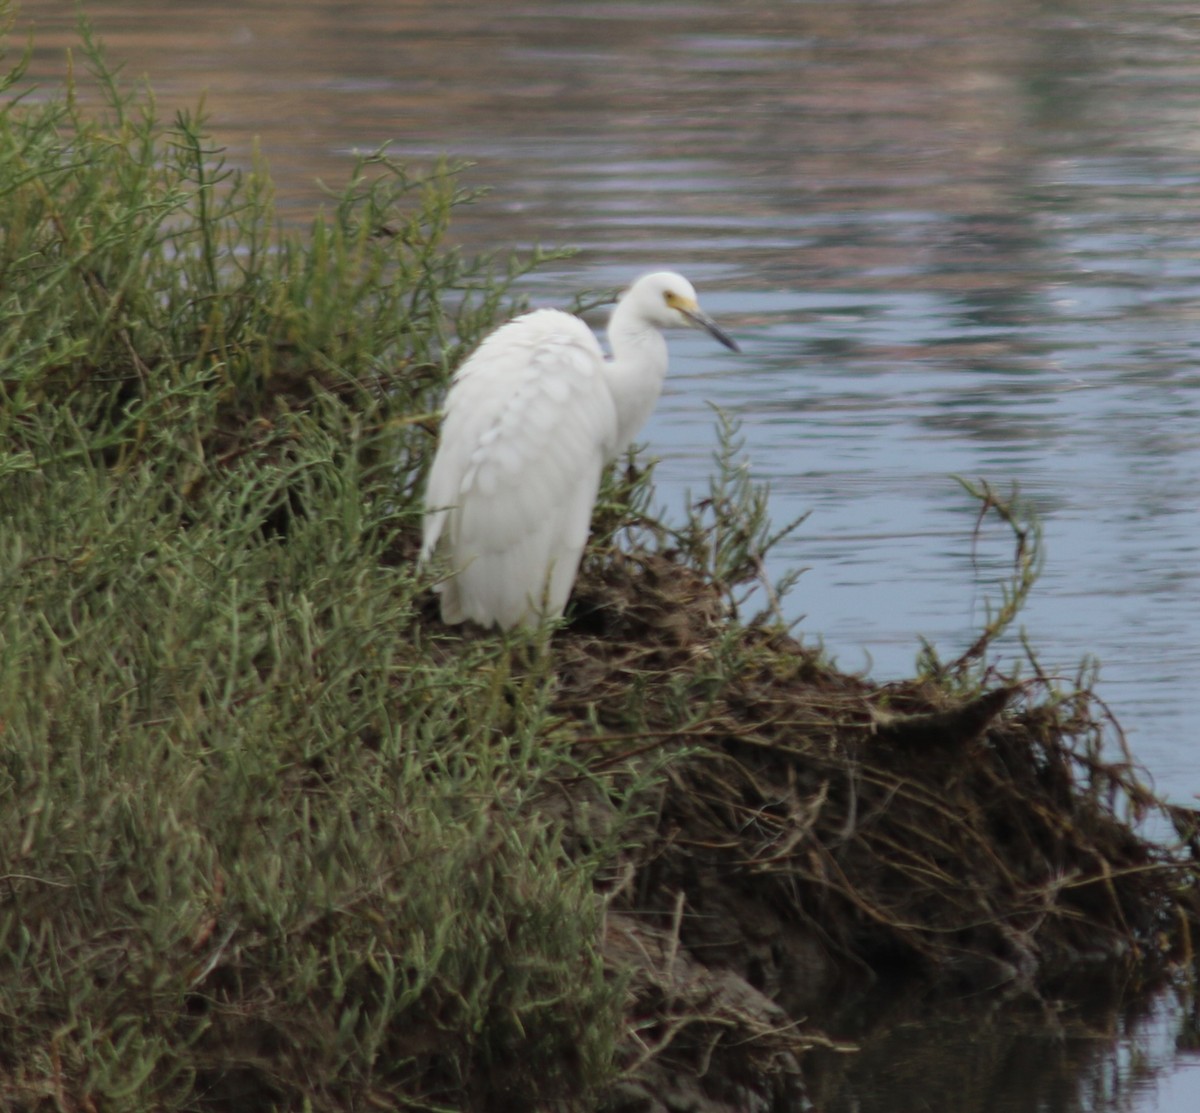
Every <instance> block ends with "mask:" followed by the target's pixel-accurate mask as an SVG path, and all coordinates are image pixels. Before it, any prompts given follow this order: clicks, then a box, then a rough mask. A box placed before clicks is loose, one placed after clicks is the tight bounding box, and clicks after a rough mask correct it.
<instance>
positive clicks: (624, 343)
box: [607, 302, 667, 454]
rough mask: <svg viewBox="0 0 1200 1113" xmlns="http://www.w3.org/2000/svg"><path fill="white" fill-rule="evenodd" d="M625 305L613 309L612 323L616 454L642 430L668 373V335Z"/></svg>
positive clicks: (610, 373)
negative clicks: (634, 315)
mask: <svg viewBox="0 0 1200 1113" xmlns="http://www.w3.org/2000/svg"><path fill="white" fill-rule="evenodd" d="M623 308H624V303H623V302H622V303H621V304H619V305H618V306H617V308H616V309H615V310H614V311H613V315H612V319H611V320H610V321H609V325H608V346H609V348H610V349H611V351H612V359H611V360H610V361H609V363H608V368H607V370H608V379H609V385H610V387H611V388H612V393H613V401H614V402H615V403H616V406H617V445H616V449H615V454H619V453H621V452H624V451H625V449H626V448H628V447H629V444H630V442H631V441H632V440H633V438H634V437H636V436H637V435H638V433H639V432H640V431H641V428H642V426H643V425H644V424H645V423H646V419H647V418H648V417H649V416H650V412H651V411H652V410H653V409H654V404H655V403H656V402H657V401H658V396H659V394H661V393H662V385H663V380H664V379H665V378H666V375H667V341H666V337H664V336H663V334H662V333H661V332H660V331H659V330H658V329H656V328H655V327H654V326H653V325H647V324H645V323H644V322H640V321H637V320H636V319H633V318H631V317H629V316H626V315H625V314H623V313H622V312H621V310H622V309H623Z"/></svg>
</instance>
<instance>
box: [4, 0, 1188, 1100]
mask: <svg viewBox="0 0 1200 1113" xmlns="http://www.w3.org/2000/svg"><path fill="white" fill-rule="evenodd" d="M88 11H89V13H90V15H91V18H92V20H93V22H94V24H95V26H96V27H97V28H98V29H99V31H100V32H101V36H102V37H103V38H104V39H105V40H106V41H107V43H108V45H109V48H110V53H111V54H112V55H113V57H114V58H118V59H121V60H124V61H126V62H127V64H128V70H127V73H128V74H131V75H137V74H141V73H146V74H147V75H148V76H149V77H150V79H151V81H152V84H153V86H154V88H155V91H156V93H157V94H158V96H159V99H160V103H161V104H162V105H163V107H164V111H167V110H169V109H171V108H174V107H177V106H181V105H192V104H194V103H195V101H196V99H197V97H198V96H199V94H200V93H201V92H203V91H207V106H208V109H209V111H210V113H211V115H212V118H213V126H214V129H215V131H216V133H217V135H218V137H219V138H220V139H221V141H222V142H224V143H226V144H227V145H228V148H229V153H230V156H231V158H232V159H234V160H235V161H242V162H246V161H248V160H249V158H250V156H251V152H252V150H253V147H254V143H255V137H258V141H259V142H260V144H261V148H262V150H263V152H264V153H265V154H266V156H267V158H268V160H269V162H270V165H271V167H272V170H273V173H274V176H275V178H276V180H277V182H278V184H279V198H280V203H281V206H282V208H283V211H284V213H285V215H288V216H289V217H294V218H296V219H300V218H301V217H302V216H303V215H304V214H307V213H308V212H310V211H311V210H312V208H313V207H314V206H315V205H317V204H318V203H319V202H320V199H321V193H320V190H319V188H318V187H317V185H316V179H324V180H326V181H328V182H330V183H338V182H340V181H342V180H344V177H345V173H346V171H347V168H348V165H349V157H350V152H351V151H352V150H354V149H355V148H359V149H367V150H369V149H374V148H376V147H378V146H380V145H381V144H383V143H385V142H388V141H390V142H391V144H392V150H393V152H394V153H395V154H396V155H398V156H399V157H401V158H404V159H407V160H411V161H415V162H418V163H429V162H432V161H433V160H434V159H436V158H437V157H438V156H439V155H441V154H443V153H447V154H450V155H454V156H459V157H462V158H467V159H471V160H474V161H475V162H476V164H477V165H476V166H475V168H474V169H473V170H471V171H470V172H469V173H468V175H467V180H468V181H469V182H470V183H472V184H478V185H484V184H486V185H490V186H492V187H494V192H493V193H492V194H491V196H490V197H489V198H488V199H487V201H486V202H485V203H484V204H482V205H481V206H479V207H478V208H476V209H475V210H473V211H471V212H470V213H465V214H463V215H462V216H461V218H460V220H459V222H458V225H457V235H458V236H459V237H460V239H461V240H462V242H463V243H465V244H466V245H467V246H469V247H476V248H491V247H503V248H507V247H510V246H515V247H521V246H529V245H532V244H534V243H538V242H540V243H548V244H562V243H572V244H575V245H578V246H579V247H580V248H581V253H580V255H579V257H578V258H577V260H575V261H573V263H572V264H570V265H569V266H568V265H564V266H562V267H560V268H559V269H558V270H556V271H547V272H543V273H541V274H540V275H538V276H535V277H534V279H533V280H532V281H531V283H530V287H529V290H530V293H531V295H532V296H533V297H534V298H535V300H537V301H538V302H540V303H545V304H563V303H565V302H567V301H568V300H569V294H572V293H574V292H576V291H578V290H580V289H584V288H599V287H605V286H609V285H616V284H620V283H623V282H624V281H626V280H627V279H628V278H629V277H631V276H632V275H633V274H634V273H636V272H638V271H640V270H644V269H647V268H650V267H657V266H660V265H670V266H673V267H677V268H678V269H680V270H682V271H683V272H684V273H686V274H687V275H688V276H689V277H690V278H691V279H692V280H693V281H694V282H695V283H696V285H697V287H698V288H699V289H700V291H701V295H702V300H703V302H704V304H705V306H706V308H707V309H708V310H709V312H710V313H712V314H713V315H714V316H715V317H717V318H718V320H720V321H721V322H722V323H723V324H725V325H727V326H728V327H730V328H731V329H732V330H733V331H734V332H735V333H736V335H737V336H738V338H739V340H740V341H741V343H742V345H743V348H744V349H745V350H744V354H743V355H742V356H740V357H736V356H733V355H732V354H731V353H728V352H726V351H725V350H724V349H721V348H719V347H717V346H716V345H713V344H712V343H711V342H709V341H708V340H707V339H706V338H705V337H703V336H701V335H695V336H685V337H680V338H679V339H678V340H677V341H675V342H673V352H674V359H673V368H674V370H673V372H672V377H671V379H670V381H669V384H668V390H667V393H666V396H665V397H664V399H663V403H662V405H661V406H660V407H659V410H658V412H657V414H656V415H655V417H654V419H653V420H652V422H651V424H650V426H649V427H648V429H647V430H646V433H645V435H644V439H645V440H646V442H647V443H648V445H649V451H650V452H652V453H653V454H655V455H657V456H660V457H661V458H662V461H663V462H662V465H661V467H660V470H659V472H658V475H659V480H660V496H661V499H662V501H663V502H664V503H666V504H667V505H668V506H671V507H676V508H677V507H678V506H679V505H680V504H681V502H682V499H683V494H684V491H685V490H686V489H687V488H688V487H689V486H693V487H695V486H696V485H697V476H702V475H704V474H706V472H707V469H708V459H709V454H710V452H711V450H712V448H713V446H714V444H715V432H714V419H713V417H712V414H711V411H710V410H709V409H708V407H707V403H709V402H714V403H716V404H718V405H720V406H721V407H722V408H724V409H725V410H726V411H728V412H729V413H731V414H733V415H735V416H737V417H738V418H740V419H741V420H742V422H743V432H744V436H745V442H746V447H745V451H746V454H747V456H748V458H749V460H750V462H751V466H752V469H753V471H754V472H755V474H756V475H758V476H760V477H762V478H764V479H767V480H769V481H770V482H771V485H772V491H773V495H772V507H773V512H774V517H775V518H776V519H777V520H778V521H781V522H782V521H784V520H787V519H789V518H791V517H794V516H796V515H798V514H801V513H803V512H805V511H811V515H810V517H809V518H808V520H807V522H806V523H805V524H804V526H803V527H802V528H801V529H800V530H799V532H798V533H797V534H796V535H795V536H794V537H793V538H791V539H790V540H789V541H788V542H787V543H786V545H784V546H781V548H780V549H779V550H778V551H777V552H776V553H775V554H774V557H773V565H772V570H773V571H774V573H775V574H777V575H778V574H780V573H781V572H782V571H783V570H785V569H786V568H789V567H795V566H804V567H806V568H807V571H806V572H805V573H804V575H803V577H802V578H801V580H800V582H799V585H798V586H797V588H796V589H795V591H794V593H793V594H792V596H791V597H790V599H789V600H788V606H789V608H790V613H791V614H792V615H793V616H796V617H800V616H803V617H802V618H801V620H800V624H799V627H798V629H799V631H800V633H801V635H802V636H803V637H805V638H806V639H807V640H810V641H817V640H821V641H823V642H824V644H825V645H826V646H827V647H828V648H829V649H830V650H831V651H833V652H834V653H835V654H836V656H837V658H838V659H839V661H840V663H841V664H842V665H843V666H844V667H849V668H854V669H859V668H861V669H865V670H869V671H870V672H871V673H872V675H874V676H876V677H879V678H886V677H890V676H896V675H902V674H905V673H908V672H909V671H910V670H911V667H912V663H913V659H914V656H915V654H916V652H917V650H918V648H919V637H920V636H924V637H926V638H929V639H930V640H931V641H933V642H934V643H935V644H936V645H937V646H938V648H939V649H940V650H941V652H942V653H943V655H945V656H952V655H954V654H955V653H956V652H957V651H960V650H961V649H962V648H964V647H965V646H966V645H967V644H969V642H970V641H971V640H972V638H973V636H974V634H975V632H976V630H977V629H978V627H979V624H980V622H981V621H982V618H983V615H984V611H985V605H986V600H987V599H988V598H994V597H995V596H996V593H997V589H996V586H995V585H996V580H997V578H999V577H1002V576H1003V574H1004V569H1005V567H1006V561H1007V560H1008V558H1009V555H1010V552H1009V549H1008V547H1007V546H1006V544H1005V542H1004V539H1003V538H1002V537H1001V536H999V535H997V534H995V533H992V534H989V535H988V536H986V537H985V538H984V540H983V541H982V543H981V545H980V546H979V548H978V549H976V547H975V546H973V543H972V539H971V528H972V523H973V508H972V505H971V503H970V502H969V500H968V499H967V498H966V497H965V495H964V494H963V493H962V490H961V488H959V486H958V485H957V484H956V483H955V482H954V481H953V480H952V479H951V478H950V477H951V476H952V475H954V474H959V475H963V476H966V477H972V478H979V477H981V478H985V479H987V480H988V481H989V482H991V483H992V484H993V485H995V486H996V487H997V488H998V489H1000V490H1006V489H1007V488H1008V486H1009V484H1010V483H1012V482H1014V481H1015V482H1018V483H1019V484H1020V487H1021V489H1022V491H1023V492H1024V493H1025V494H1026V496H1028V497H1029V498H1030V499H1031V500H1032V502H1033V504H1034V505H1035V506H1036V508H1037V510H1038V512H1039V513H1040V515H1041V517H1042V520H1043V523H1044V527H1045V538H1046V545H1047V558H1046V564H1045V571H1044V574H1043V578H1042V580H1041V583H1040V585H1039V587H1038V588H1037V590H1036V593H1035V596H1034V598H1033V600H1032V602H1031V604H1030V606H1029V608H1028V610H1027V611H1026V613H1025V616H1024V623H1025V627H1026V629H1027V631H1028V633H1029V636H1030V639H1031V641H1032V642H1033V644H1034V645H1035V646H1036V648H1037V651H1038V653H1039V655H1040V659H1041V661H1042V664H1043V666H1044V667H1045V668H1047V670H1049V671H1059V672H1062V673H1066V674H1073V673H1074V671H1075V669H1076V667H1077V665H1078V663H1079V661H1080V659H1081V658H1082V657H1084V656H1085V655H1094V656H1095V657H1096V658H1098V659H1099V661H1100V662H1101V664H1102V671H1101V682H1100V687H1099V692H1100V695H1101V696H1102V697H1103V698H1104V699H1105V700H1106V702H1107V703H1108V704H1109V705H1110V706H1111V707H1112V709H1113V710H1114V712H1115V713H1116V714H1117V715H1118V717H1119V718H1120V720H1121V722H1122V723H1123V725H1124V727H1125V729H1126V731H1127V733H1128V735H1129V738H1130V742H1131V745H1132V747H1133V750H1134V753H1135V755H1136V756H1137V758H1138V759H1139V760H1140V761H1141V762H1142V763H1143V764H1144V765H1145V766H1146V768H1147V769H1148V770H1149V772H1150V773H1151V774H1152V776H1153V778H1154V781H1155V783H1156V785H1157V787H1158V788H1159V789H1160V790H1161V791H1163V792H1164V793H1166V794H1167V795H1168V796H1170V797H1171V798H1172V799H1175V800H1177V801H1179V802H1185V803H1186V802H1191V801H1194V800H1195V799H1196V794H1197V792H1198V791H1200V746H1197V745H1196V742H1197V738H1198V736H1200V711H1198V710H1197V701H1196V699H1195V698H1194V697H1195V692H1196V680H1195V677H1196V675H1197V672H1198V667H1200V636H1198V635H1200V572H1198V568H1200V561H1198V559H1197V554H1198V549H1200V520H1198V513H1197V512H1198V503H1200V497H1198V494H1197V492H1198V491H1200V431H1198V429H1197V420H1198V418H1200V370H1198V358H1197V357H1198V354H1200V352H1198V346H1200V340H1198V337H1200V320H1198V318H1200V159H1198V158H1197V154H1198V151H1200V126H1198V124H1197V121H1200V15H1198V14H1197V12H1196V10H1195V7H1194V5H1192V4H1190V3H1184V2H1182V0H1077V2H1074V3H1072V2H1069V0H1065V2H1056V0H858V2H855V0H841V2H839V3H818V2H802V0H794V2H781V0H742V2H740V3H737V4H731V3H728V0H678V2H670V0H663V2H658V3H651V2H649V0H643V2H641V3H633V2H618V0H590V2H587V3H584V2H574V3H573V2H558V3H550V2H549V0H545V2H543V3H529V2H521V0H514V2H512V3H508V4H504V5H499V4H480V3H469V2H466V0H442V2H441V3H438V4H436V5H432V4H423V3H419V2H416V0H409V2H405V3H400V2H397V0H388V2H385V0H361V2H357V3H343V4H337V5H327V4H316V3H311V2H305V0H290V2H289V3H287V4H283V3H274V2H264V0H257V2H254V3H237V4H235V3H232V2H230V3H215V2H208V3H203V2H201V3H194V4H190V5H188V6H187V7H186V8H181V7H179V6H178V5H170V6H164V5H156V4H150V3H136V2H131V0H127V2H125V3H113V2H100V0H96V2H92V3H90V4H89V5H88ZM20 19H21V25H22V26H24V25H27V24H28V25H33V26H36V27H37V28H38V39H37V46H36V52H35V56H34V62H33V71H34V73H35V75H37V76H39V77H40V78H41V79H42V80H44V81H46V82H47V83H48V84H54V83H56V82H58V81H59V80H60V79H61V75H62V72H63V48H64V46H66V45H67V44H69V43H70V42H71V41H72V35H71V34H70V24H71V20H72V19H73V15H72V14H71V10H70V6H68V5H62V4H57V3H55V4H51V3H49V2H48V0H27V2H26V3H25V4H24V5H23V9H22V12H21V15H20ZM1003 648H1004V651H1005V652H1007V653H1011V654H1013V655H1019V652H1020V650H1019V647H1018V646H1017V645H1016V642H1015V639H1010V640H1009V641H1008V642H1007V643H1006V644H1005V646H1004V647H1003ZM1162 1008H1164V1009H1167V1010H1168V1012H1167V1013H1165V1014H1161V1015H1160V1014H1155V1017H1154V1018H1151V1019H1150V1020H1147V1019H1145V1018H1143V1019H1142V1020H1140V1021H1138V1022H1137V1023H1133V1022H1130V1025H1129V1028H1128V1031H1126V1029H1125V1028H1121V1029H1120V1030H1119V1031H1118V1030H1117V1029H1111V1030H1108V1037H1110V1038H1112V1039H1118V1046H1119V1048H1122V1047H1123V1048H1126V1050H1128V1048H1129V1047H1134V1051H1129V1052H1128V1054H1127V1055H1126V1059H1125V1060H1124V1061H1122V1060H1120V1058H1119V1057H1118V1061H1117V1065H1116V1066H1115V1067H1113V1068H1112V1069H1113V1070H1116V1071H1117V1074H1116V1075H1114V1077H1120V1078H1124V1079H1126V1083H1125V1084H1124V1085H1123V1086H1122V1087H1119V1093H1117V1092H1116V1091H1113V1092H1106V1091H1103V1087H1100V1088H1099V1089H1097V1090H1096V1093H1097V1094H1099V1095H1100V1096H1094V1097H1093V1098H1091V1099H1089V1100H1090V1101H1091V1104H1090V1105H1087V1106H1086V1108H1089V1109H1095V1110H1097V1111H1099V1110H1118V1109H1119V1110H1122V1111H1131V1113H1146V1111H1149V1110H1151V1109H1154V1110H1158V1111H1160V1113H1183V1110H1184V1109H1185V1108H1186V1109H1188V1110H1191V1109H1194V1108H1196V1107H1197V1105H1198V1104H1200V1082H1197V1073H1198V1069H1197V1066H1196V1063H1197V1060H1196V1058H1195V1051H1194V1047H1195V1042H1194V1041H1192V1042H1191V1044H1190V1046H1191V1047H1192V1048H1193V1050H1192V1051H1185V1052H1183V1053H1182V1055H1183V1056H1184V1057H1177V1056H1176V1055H1175V1048H1174V1044H1175V1036H1176V1029H1177V1028H1178V1026H1179V1025H1176V1023H1175V1021H1176V1020H1179V1024H1184V1020H1180V1019H1179V1018H1180V1017H1182V1016H1183V1014H1179V1016H1176V1014H1175V1013H1171V1012H1170V1011H1169V1010H1170V1006H1169V1005H1166V1004H1164V1005H1162ZM1163 1015H1166V1016H1167V1017H1168V1019H1167V1020H1163V1019H1162V1016H1163ZM1172 1018H1174V1019H1172ZM1139 1024H1140V1025H1141V1026H1140V1027H1139V1026H1138V1025H1139ZM1185 1026H1186V1025H1185ZM912 1038H913V1039H914V1040H915V1039H916V1038H917V1037H912ZM931 1038H932V1037H931ZM1143 1039H1149V1040H1150V1041H1151V1042H1152V1044H1153V1048H1154V1050H1153V1052H1152V1053H1151V1052H1146V1051H1145V1050H1144V1049H1141V1050H1138V1049H1137V1047H1136V1046H1135V1045H1136V1042H1137V1041H1138V1040H1143ZM1120 1041H1125V1042H1124V1043H1121V1042H1120ZM1130 1041H1132V1042H1130ZM1184 1042H1185V1043H1186V1041H1184ZM1135 1051H1136V1054H1135ZM1187 1056H1190V1058H1186V1057H1187ZM1106 1062H1107V1060H1106ZM1122 1062H1124V1065H1122ZM1147 1062H1149V1063H1152V1064H1153V1069H1152V1070H1150V1071H1149V1072H1148V1073H1146V1074H1144V1075H1139V1074H1138V1073H1137V1071H1138V1070H1140V1069H1141V1067H1142V1066H1143V1065H1144V1064H1146V1063H1147ZM1130 1064H1135V1065H1136V1066H1137V1069H1136V1070H1135V1069H1134V1066H1131V1065H1130ZM1097 1069H1099V1068H1097ZM1122 1072H1123V1073H1122ZM1139 1079H1140V1080H1141V1081H1140V1082H1139V1081H1138V1080H1139ZM862 1085H863V1087H864V1089H863V1091H862V1092H861V1093H859V1094H858V1095H857V1097H856V1100H858V1101H860V1102H861V1106H860V1107H861V1108H863V1109H869V1108H874V1107H876V1106H874V1105H872V1102H871V1099H870V1097H869V1095H868V1091H867V1089H866V1088H865V1087H866V1083H865V1082H863V1083H862ZM1139 1086H1140V1088H1139ZM1156 1087H1157V1089H1158V1093H1157V1094H1156V1093H1154V1090H1155V1088H1156ZM988 1092H989V1093H990V1094H991V1095H992V1098H993V1099H994V1101H993V1104H991V1105H989V1108H993V1109H997V1110H1002V1111H1004V1113H1009V1111H1011V1113H1016V1110H1018V1109H1027V1108H1030V1107H1031V1106H1030V1105H1028V1104H1027V1103H1026V1100H1025V1099H1023V1098H1017V1097H1012V1096H1009V1097H1006V1096H1005V1095H1004V1094H1003V1093H1002V1092H1001V1090H1000V1089H999V1084H998V1082H993V1084H992V1085H991V1086H990V1087H989V1089H988ZM1041 1100H1042V1101H1043V1102H1044V1103H1045V1104H1044V1105H1043V1106H1039V1107H1043V1108H1047V1109H1059V1108H1063V1109H1065V1108H1071V1106H1070V1105H1069V1104H1063V1102H1062V1101H1060V1100H1059V1098H1055V1097H1052V1096H1049V1094H1047V1095H1046V1096H1044V1097H1043V1098H1042V1099H1041ZM1064 1100H1065V1099H1064ZM883 1105H884V1107H888V1106H887V1105H886V1100H883ZM918 1107H919V1105H918Z"/></svg>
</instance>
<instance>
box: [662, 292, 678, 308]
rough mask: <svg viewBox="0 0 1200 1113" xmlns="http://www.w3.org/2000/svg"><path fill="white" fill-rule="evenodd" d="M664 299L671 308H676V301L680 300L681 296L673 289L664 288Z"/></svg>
mask: <svg viewBox="0 0 1200 1113" xmlns="http://www.w3.org/2000/svg"><path fill="white" fill-rule="evenodd" d="M663 301H665V302H666V303H667V307H668V308H669V309H674V308H675V303H676V302H678V301H679V297H678V295H677V294H676V293H675V292H674V291H673V290H664V291H663Z"/></svg>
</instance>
